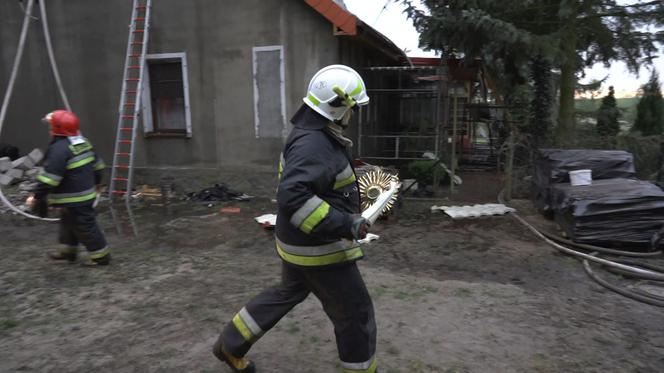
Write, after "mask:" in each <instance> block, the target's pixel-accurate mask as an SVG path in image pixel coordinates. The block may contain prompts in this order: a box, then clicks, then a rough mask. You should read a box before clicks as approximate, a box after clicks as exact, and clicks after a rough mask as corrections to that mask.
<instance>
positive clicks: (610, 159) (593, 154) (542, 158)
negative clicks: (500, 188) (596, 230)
mask: <svg viewBox="0 0 664 373" xmlns="http://www.w3.org/2000/svg"><path fill="white" fill-rule="evenodd" d="M583 169H589V170H592V178H593V180H601V179H611V178H635V177H636V171H635V169H634V157H633V156H632V154H631V153H629V152H626V151H623V150H585V149H572V150H569V149H540V150H539V153H538V158H537V160H536V161H535V175H534V180H533V182H534V189H535V190H534V192H535V193H534V195H535V206H536V207H537V209H538V210H539V211H540V212H551V198H550V197H551V190H550V189H551V186H552V185H554V184H557V183H569V172H570V171H574V170H583Z"/></svg>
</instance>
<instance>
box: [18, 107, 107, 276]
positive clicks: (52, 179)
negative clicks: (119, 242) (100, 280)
mask: <svg viewBox="0 0 664 373" xmlns="http://www.w3.org/2000/svg"><path fill="white" fill-rule="evenodd" d="M42 120H43V121H44V122H45V123H46V124H48V125H49V126H50V128H51V136H52V140H51V143H50V145H49V146H48V150H47V151H46V156H45V160H44V165H43V166H44V169H43V171H42V172H41V173H40V174H39V175H37V181H38V184H37V186H36V187H35V188H34V190H33V195H32V196H31V197H29V203H28V204H29V205H31V206H32V208H33V210H35V211H36V212H37V213H38V214H39V215H40V216H46V213H47V211H48V205H49V204H50V205H51V206H54V207H59V208H60V233H59V236H60V237H59V240H60V243H61V244H63V245H64V247H63V248H62V249H60V250H57V251H54V252H51V253H49V257H50V258H51V259H54V260H68V261H70V262H75V261H76V259H77V256H78V245H79V244H83V245H84V246H85V247H86V249H87V250H88V253H89V256H88V259H87V260H86V261H84V262H82V264H83V265H86V266H98V265H107V264H109V263H110V261H111V254H110V251H109V249H108V246H107V243H106V238H105V237H104V233H103V232H102V230H101V229H100V228H99V226H98V225H97V220H96V218H95V210H94V206H93V205H94V202H95V199H96V198H97V186H98V185H99V184H100V183H101V177H102V171H103V170H104V168H105V165H104V162H103V161H102V160H101V158H99V157H98V156H97V154H96V153H95V152H94V149H93V148H92V144H90V142H89V141H88V140H87V139H86V138H84V137H83V136H81V134H80V132H79V123H80V122H79V119H78V117H77V116H76V114H74V113H72V112H69V111H65V110H56V111H54V112H52V113H49V114H47V115H46V116H45V117H44V119H42Z"/></svg>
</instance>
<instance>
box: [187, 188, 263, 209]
mask: <svg viewBox="0 0 664 373" xmlns="http://www.w3.org/2000/svg"><path fill="white" fill-rule="evenodd" d="M252 198H253V197H252V196H250V195H248V194H245V193H242V192H237V191H234V190H231V189H229V188H228V186H226V184H215V185H214V186H213V187H211V188H206V189H203V190H201V191H200V192H193V193H188V194H187V199H188V200H190V201H194V202H205V203H209V204H210V205H211V204H213V203H216V202H225V201H249V200H250V199H252Z"/></svg>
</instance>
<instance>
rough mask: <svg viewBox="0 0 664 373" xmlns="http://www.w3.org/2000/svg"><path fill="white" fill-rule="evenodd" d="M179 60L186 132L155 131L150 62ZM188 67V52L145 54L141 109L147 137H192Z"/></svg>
mask: <svg viewBox="0 0 664 373" xmlns="http://www.w3.org/2000/svg"><path fill="white" fill-rule="evenodd" d="M152 61H158V62H179V63H180V65H181V66H182V91H183V92H182V93H183V96H184V111H185V116H184V118H185V129H186V132H185V133H173V132H170V133H169V132H159V131H158V130H157V131H155V128H154V121H153V117H152V92H151V87H150V71H149V69H150V62H152ZM188 75H189V74H188V67H187V52H177V53H154V54H147V55H145V69H144V71H143V89H142V92H141V101H142V102H141V109H142V113H143V132H144V135H145V137H185V138H191V136H192V128H191V127H192V126H191V107H190V101H189V78H188Z"/></svg>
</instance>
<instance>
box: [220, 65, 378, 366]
mask: <svg viewBox="0 0 664 373" xmlns="http://www.w3.org/2000/svg"><path fill="white" fill-rule="evenodd" d="M303 100H304V103H305V105H302V107H301V108H300V109H299V110H298V112H297V113H296V114H295V116H294V117H293V118H292V119H291V122H292V123H293V124H294V127H295V128H293V130H292V131H291V133H290V136H289V137H288V139H287V141H286V145H285V147H284V150H283V153H282V156H281V161H280V164H279V174H280V183H279V188H278V191H277V204H278V215H277V225H276V251H277V253H278V255H279V256H280V257H281V259H282V274H281V276H282V277H281V283H280V284H279V285H277V286H276V287H273V288H269V289H266V290H264V291H263V292H262V293H260V294H259V295H257V296H256V297H255V298H253V299H252V300H251V301H249V303H247V304H246V305H245V306H244V307H243V308H242V309H241V310H240V311H239V312H238V313H237V314H235V316H234V317H233V318H232V320H231V321H230V322H229V323H228V324H227V325H226V326H225V328H224V330H223V331H222V333H221V335H220V336H219V339H218V340H217V342H216V343H215V345H214V347H213V352H214V354H215V356H217V358H219V359H220V360H222V361H224V362H226V363H227V364H228V365H229V366H230V367H231V369H232V370H233V371H234V372H242V373H247V372H255V366H254V363H253V362H251V361H249V360H248V359H247V358H245V357H244V356H245V354H246V353H247V352H248V351H249V349H250V348H251V346H252V345H253V344H254V343H255V342H256V341H257V340H258V339H259V338H260V337H261V336H262V335H263V334H264V333H265V332H267V331H268V330H270V329H271V328H272V327H274V326H275V324H276V323H277V322H278V321H279V320H280V319H281V318H282V317H284V316H285V315H286V314H287V313H288V312H289V311H290V310H291V309H292V308H293V307H294V306H295V305H297V304H298V303H300V302H302V301H303V300H304V299H305V298H306V297H307V296H308V295H309V293H313V294H314V295H315V296H316V297H317V298H318V299H319V300H320V302H321V303H322V305H323V309H324V310H325V313H326V314H327V316H328V317H329V318H330V320H331V321H332V323H333V324H334V333H335V336H336V342H337V349H338V353H339V358H340V360H341V367H342V369H343V372H349V373H350V372H353V373H364V372H366V373H374V372H376V357H375V352H376V323H375V320H374V310H373V304H372V301H371V297H370V296H369V293H368V291H367V288H366V286H365V284H364V280H363V279H362V275H361V274H360V271H359V270H358V268H357V264H356V261H357V260H359V259H361V258H362V257H363V252H362V248H361V247H360V246H359V244H358V243H357V240H358V239H362V238H364V237H365V236H366V234H367V228H368V222H367V221H366V220H365V219H364V218H362V216H361V215H360V197H359V191H358V186H357V182H356V177H355V172H354V170H353V167H352V162H351V158H350V155H349V147H350V146H351V145H352V142H351V140H349V139H348V138H346V137H344V136H343V130H344V129H345V127H346V126H347V125H348V121H349V119H350V115H351V113H352V112H353V110H354V109H356V108H357V107H358V106H360V105H365V104H367V103H368V101H369V97H368V96H367V94H366V90H365V87H364V82H363V81H362V78H361V77H360V75H359V74H358V73H357V72H355V70H353V69H351V68H350V67H348V66H344V65H332V66H328V67H325V68H323V69H321V70H320V71H319V72H318V73H316V75H315V76H314V77H313V79H312V80H311V82H310V83H309V92H308V94H307V97H305V98H304V99H303ZM307 366H316V362H309V363H307Z"/></svg>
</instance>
